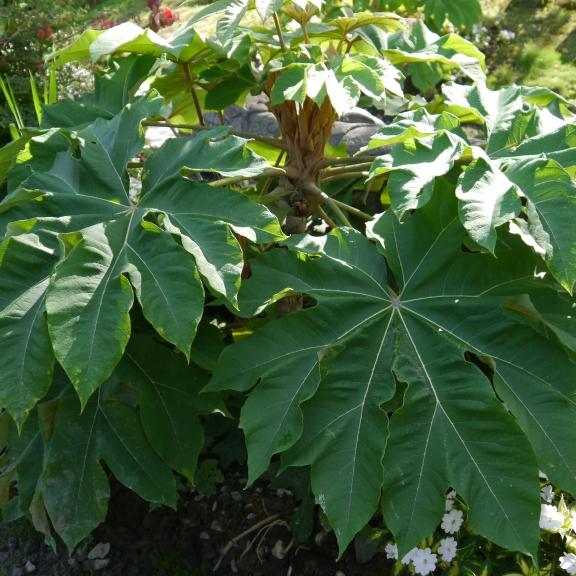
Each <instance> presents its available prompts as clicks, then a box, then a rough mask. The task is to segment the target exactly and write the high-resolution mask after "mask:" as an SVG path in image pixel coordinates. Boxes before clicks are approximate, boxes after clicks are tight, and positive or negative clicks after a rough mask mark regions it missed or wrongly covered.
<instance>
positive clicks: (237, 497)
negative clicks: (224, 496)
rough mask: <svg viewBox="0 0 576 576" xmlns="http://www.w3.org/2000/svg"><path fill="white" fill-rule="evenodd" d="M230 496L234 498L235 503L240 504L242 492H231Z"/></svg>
mask: <svg viewBox="0 0 576 576" xmlns="http://www.w3.org/2000/svg"><path fill="white" fill-rule="evenodd" d="M230 496H231V498H232V500H234V502H240V501H241V500H242V494H240V492H238V491H236V490H233V491H232V492H230Z"/></svg>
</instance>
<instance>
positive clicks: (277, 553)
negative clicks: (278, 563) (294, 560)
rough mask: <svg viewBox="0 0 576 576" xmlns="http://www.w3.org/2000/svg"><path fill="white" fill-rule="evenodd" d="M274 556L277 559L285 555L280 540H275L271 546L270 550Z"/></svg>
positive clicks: (281, 558) (282, 543) (282, 558)
mask: <svg viewBox="0 0 576 576" xmlns="http://www.w3.org/2000/svg"><path fill="white" fill-rule="evenodd" d="M270 553H271V554H272V556H274V558H278V560H284V558H285V557H286V549H285V548H284V542H282V540H276V544H274V546H272V550H271V551H270Z"/></svg>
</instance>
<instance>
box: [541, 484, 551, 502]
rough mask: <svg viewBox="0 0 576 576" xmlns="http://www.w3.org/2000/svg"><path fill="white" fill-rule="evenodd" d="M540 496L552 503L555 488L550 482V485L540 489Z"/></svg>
mask: <svg viewBox="0 0 576 576" xmlns="http://www.w3.org/2000/svg"><path fill="white" fill-rule="evenodd" d="M540 496H541V497H542V500H544V502H546V503H547V504H552V500H553V498H554V488H552V486H550V484H548V486H544V488H542V490H541V491H540Z"/></svg>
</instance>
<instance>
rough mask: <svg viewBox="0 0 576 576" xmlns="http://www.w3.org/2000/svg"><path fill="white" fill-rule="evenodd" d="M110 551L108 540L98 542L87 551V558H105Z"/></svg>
mask: <svg viewBox="0 0 576 576" xmlns="http://www.w3.org/2000/svg"><path fill="white" fill-rule="evenodd" d="M109 552H110V543H109V542H99V543H98V544H96V546H94V548H92V550H90V552H88V560H97V559H101V558H106V556H108V553H109Z"/></svg>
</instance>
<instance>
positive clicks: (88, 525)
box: [42, 390, 176, 551]
mask: <svg viewBox="0 0 576 576" xmlns="http://www.w3.org/2000/svg"><path fill="white" fill-rule="evenodd" d="M103 461H104V462H105V463H106V465H107V466H108V468H109V469H110V470H111V471H112V473H113V474H114V476H115V477H116V478H117V479H118V480H119V481H120V482H122V483H123V484H125V485H126V486H129V487H130V488H131V489H132V490H134V491H135V492H137V493H138V494H139V495H140V496H141V497H142V498H145V499H146V500H149V501H150V502H157V503H160V504H167V505H169V506H172V507H174V506H175V505H176V483H175V481H174V477H173V476H172V473H171V471H170V469H169V468H168V466H167V465H166V464H165V463H164V462H163V461H162V460H161V459H160V457H159V456H157V454H156V453H155V452H154V451H153V450H152V448H151V447H150V444H149V443H148V441H147V439H146V437H145V435H144V432H143V430H142V427H141V425H140V422H139V421H138V415H137V413H136V411H135V410H134V409H133V408H131V407H129V406H127V405H125V404H121V403H120V402H118V401H115V400H114V399H112V398H106V397H105V394H104V393H103V391H102V390H99V391H98V393H97V394H96V395H95V397H94V398H92V400H91V401H90V403H89V404H88V405H87V406H86V407H85V408H84V410H83V411H82V413H80V405H79V403H78V399H77V398H76V396H75V394H74V393H73V391H72V392H71V391H69V392H68V393H66V394H65V395H64V397H63V399H62V400H61V401H60V406H59V408H58V413H57V416H56V423H55V426H54V432H53V434H52V438H51V440H50V443H49V446H48V450H47V454H46V463H45V468H44V473H43V477H42V492H43V495H44V502H45V504H46V509H47V510H48V514H49V516H50V519H51V521H52V525H53V526H54V529H55V530H56V532H58V534H59V535H60V536H61V538H62V539H63V540H64V542H65V543H66V545H67V546H68V549H69V550H70V551H72V550H73V549H74V548H75V546H76V544H78V542H80V541H81V540H83V539H84V538H85V537H86V536H87V535H88V534H89V533H90V532H91V531H92V530H93V529H94V528H95V527H96V526H98V524H100V523H101V522H103V521H104V519H105V517H106V512H107V508H108V498H109V494H110V488H109V485H108V479H107V476H106V472H105V471H104V469H103V467H102V462H103Z"/></svg>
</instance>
